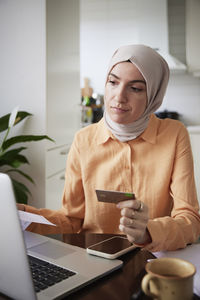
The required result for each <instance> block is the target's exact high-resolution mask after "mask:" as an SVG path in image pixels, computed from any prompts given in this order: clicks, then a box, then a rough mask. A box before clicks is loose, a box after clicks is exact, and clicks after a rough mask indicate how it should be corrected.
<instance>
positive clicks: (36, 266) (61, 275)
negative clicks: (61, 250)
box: [28, 255, 76, 293]
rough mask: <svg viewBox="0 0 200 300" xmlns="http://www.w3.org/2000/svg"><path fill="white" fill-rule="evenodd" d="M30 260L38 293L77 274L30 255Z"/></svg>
mask: <svg viewBox="0 0 200 300" xmlns="http://www.w3.org/2000/svg"><path fill="white" fill-rule="evenodd" d="M28 258H29V264H30V267H31V271H32V277H33V282H34V286H35V291H36V292H37V293H38V292H39V291H41V290H45V289H47V288H48V287H49V286H52V285H54V284H56V283H58V282H61V281H62V280H65V279H67V278H69V277H71V276H73V275H75V274H76V273H75V272H72V271H71V270H68V269H65V268H62V267H59V266H57V265H54V264H52V263H49V262H47V261H44V260H41V259H39V258H36V257H33V256H31V255H28Z"/></svg>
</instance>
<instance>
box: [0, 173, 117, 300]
mask: <svg viewBox="0 0 200 300" xmlns="http://www.w3.org/2000/svg"><path fill="white" fill-rule="evenodd" d="M0 243H1V247H0V292H1V293H3V294H5V295H7V296H9V297H11V298H13V299H16V300H27V299H28V300H36V299H38V300H47V299H61V298H63V297H64V296H66V295H68V294H70V293H72V292H73V291H75V290H77V289H79V288H81V287H83V286H85V285H87V284H89V283H90V282H92V281H94V280H96V279H97V278H100V277H102V276H104V275H106V274H108V273H110V272H112V271H114V270H116V269H118V268H120V267H121V266H122V264H123V263H122V261H120V260H118V259H115V260H108V259H105V258H100V257H96V256H92V255H90V254H87V252H86V249H83V248H80V247H76V246H72V245H69V244H65V243H62V242H60V241H57V240H54V239H51V238H48V237H45V236H41V235H38V234H34V233H31V232H24V233H23V232H22V230H21V224H20V220H19V217H18V211H17V208H16V203H15V198H14V193H13V189H12V183H11V180H10V178H9V176H7V175H6V174H2V173H0ZM29 256H33V259H35V258H39V259H41V260H42V261H47V262H49V263H51V264H55V265H56V266H59V267H56V268H57V273H59V274H65V272H68V271H69V274H70V275H69V276H68V275H67V276H66V277H67V278H65V279H63V278H62V279H58V282H57V283H55V284H54V283H52V282H51V286H49V287H47V288H45V289H43V288H42V290H40V288H37V287H34V284H35V279H34V278H35V277H34V276H32V271H31V268H30V263H29V260H30V257H29ZM34 257H35V258H34ZM31 264H32V262H31ZM33 264H35V263H34V262H33ZM51 264H49V265H51ZM60 267H61V268H62V269H60ZM42 268H43V267H42ZM66 269H67V270H66ZM50 276H51V273H50V274H49V277H50ZM63 276H64V277H65V275H63ZM42 279H43V276H42ZM41 282H42V280H41Z"/></svg>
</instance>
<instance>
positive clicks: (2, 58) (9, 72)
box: [0, 0, 46, 201]
mask: <svg viewBox="0 0 200 300" xmlns="http://www.w3.org/2000/svg"><path fill="white" fill-rule="evenodd" d="M45 24H46V19H45V1H44V0H40V1H32V0H18V1H12V0H1V1H0V45H1V54H0V66H1V67H0V115H1V116H2V115H4V114H7V113H10V112H11V111H12V109H13V108H14V107H15V106H18V105H19V108H20V110H25V111H28V112H30V113H32V114H33V115H34V116H33V117H31V119H29V120H27V121H25V122H23V125H20V124H19V125H17V126H16V130H15V131H14V132H17V133H19V134H20V133H22V132H23V134H46V132H45V128H46V127H45V126H46V124H45V123H46V121H45V119H44V117H43V116H44V113H45V109H46V106H45V99H46V86H45V85H46V80H45V76H46V75H45V73H46V63H45V61H46V56H45V55H46V32H45ZM44 144H45V141H41V142H37V143H36V142H35V143H27V147H28V148H29V149H28V151H27V152H24V154H25V153H27V157H28V159H29V161H30V164H31V167H30V166H26V167H24V168H23V169H24V170H26V172H27V173H28V174H31V176H32V177H33V178H34V179H35V182H36V187H37V189H35V186H33V185H32V184H29V183H28V184H27V185H29V186H30V189H31V190H32V191H33V190H34V197H35V198H36V199H37V198H43V197H44V188H43V186H44V179H43V178H44V176H42V175H44V173H45V170H44V169H43V168H40V165H41V163H42V162H43V161H44V155H43V152H42V151H41V149H42V148H43V147H44ZM22 181H23V180H22ZM38 195H40V197H39V196H38ZM38 201H40V199H38Z"/></svg>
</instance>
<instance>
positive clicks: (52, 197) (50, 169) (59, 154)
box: [46, 144, 70, 209]
mask: <svg viewBox="0 0 200 300" xmlns="http://www.w3.org/2000/svg"><path fill="white" fill-rule="evenodd" d="M69 149H70V144H66V145H62V146H59V147H56V148H52V149H49V150H48V151H47V153H46V207H48V208H51V209H59V208H60V207H61V199H62V194H63V189H64V182H65V166H66V161H67V154H68V152H69Z"/></svg>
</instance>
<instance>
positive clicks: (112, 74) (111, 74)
mask: <svg viewBox="0 0 200 300" xmlns="http://www.w3.org/2000/svg"><path fill="white" fill-rule="evenodd" d="M109 76H113V77H115V78H116V79H118V80H120V79H121V78H120V77H118V76H117V75H115V74H114V73H110V74H109ZM136 82H141V83H144V84H145V85H146V82H145V80H142V79H135V80H131V81H129V83H136Z"/></svg>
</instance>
